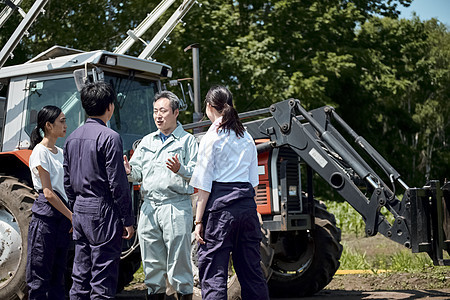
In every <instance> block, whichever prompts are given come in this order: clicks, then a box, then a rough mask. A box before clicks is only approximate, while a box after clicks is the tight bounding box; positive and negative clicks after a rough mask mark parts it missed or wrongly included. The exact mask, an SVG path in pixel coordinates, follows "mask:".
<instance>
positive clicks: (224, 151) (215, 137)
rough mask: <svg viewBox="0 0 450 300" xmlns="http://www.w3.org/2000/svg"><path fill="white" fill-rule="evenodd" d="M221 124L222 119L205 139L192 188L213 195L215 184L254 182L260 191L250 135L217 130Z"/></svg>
mask: <svg viewBox="0 0 450 300" xmlns="http://www.w3.org/2000/svg"><path fill="white" fill-rule="evenodd" d="M221 122H222V117H220V118H218V119H217V120H215V121H214V123H213V124H212V125H211V127H210V128H209V129H208V132H207V133H206V134H205V135H204V136H203V138H202V140H201V142H200V146H199V151H198V156H197V165H196V166H195V169H194V173H193V174H192V178H191V181H190V182H189V184H190V185H191V186H193V187H195V188H198V189H201V190H204V191H207V192H211V187H212V182H213V181H217V182H250V184H251V185H252V186H253V187H256V186H257V185H258V183H259V179H258V157H257V153H256V147H255V142H254V141H253V139H252V137H251V136H250V135H249V134H248V133H247V132H246V131H245V132H244V137H238V136H236V133H235V132H234V131H233V130H230V132H226V131H225V130H223V129H219V130H217V129H218V128H219V125H220V123H221Z"/></svg>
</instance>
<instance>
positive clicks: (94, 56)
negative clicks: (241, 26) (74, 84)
mask: <svg viewBox="0 0 450 300" xmlns="http://www.w3.org/2000/svg"><path fill="white" fill-rule="evenodd" d="M86 64H87V65H88V67H89V65H95V66H98V67H101V66H109V67H112V68H117V69H120V70H125V71H126V70H132V71H136V72H138V73H141V74H145V75H150V76H157V77H161V78H166V77H171V75H172V70H171V67H170V66H168V65H166V64H163V63H159V62H155V61H150V60H146V59H141V58H137V57H134V56H129V55H125V54H116V53H113V52H109V51H105V50H96V51H89V52H85V51H82V50H77V49H72V48H67V47H61V46H53V47H51V48H50V49H48V50H46V51H44V52H42V53H40V54H38V55H37V56H36V57H34V58H33V59H31V60H29V61H27V62H26V63H24V64H20V65H14V66H9V67H3V68H1V69H0V80H1V79H6V78H11V77H18V76H23V75H31V74H38V73H49V72H52V73H53V72H59V71H65V70H71V69H79V68H84V67H85V65H86Z"/></svg>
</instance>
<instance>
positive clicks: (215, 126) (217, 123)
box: [208, 117, 223, 131]
mask: <svg viewBox="0 0 450 300" xmlns="http://www.w3.org/2000/svg"><path fill="white" fill-rule="evenodd" d="M222 119H223V117H218V118H217V119H216V120H215V121H214V123H212V124H211V126H210V127H209V129H208V131H213V130H214V131H217V130H218V129H219V126H220V124H221V123H222Z"/></svg>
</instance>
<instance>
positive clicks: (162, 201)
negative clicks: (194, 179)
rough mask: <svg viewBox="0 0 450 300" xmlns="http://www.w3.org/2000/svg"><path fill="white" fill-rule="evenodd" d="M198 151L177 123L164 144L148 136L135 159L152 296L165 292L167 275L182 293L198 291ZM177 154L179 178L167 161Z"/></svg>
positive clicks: (141, 235) (156, 135) (144, 257)
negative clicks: (193, 183) (194, 240)
mask: <svg viewBox="0 0 450 300" xmlns="http://www.w3.org/2000/svg"><path fill="white" fill-rule="evenodd" d="M197 148H198V147H197V142H196V140H195V138H194V136H192V135H191V134H189V133H187V132H186V131H184V130H183V127H182V126H181V124H180V123H178V126H177V128H176V129H175V130H174V131H173V132H172V134H171V135H170V136H169V137H168V138H167V140H165V141H164V142H163V141H162V139H161V137H160V131H159V130H158V131H156V132H153V133H151V134H148V135H147V136H145V137H144V138H143V139H142V141H141V143H140V144H139V146H138V148H137V149H136V151H135V152H134V154H133V156H132V158H131V160H130V165H131V167H132V169H131V173H130V178H131V179H133V180H135V181H140V182H142V185H141V189H142V193H143V196H144V203H143V204H142V207H141V213H140V217H139V223H138V230H137V231H138V235H139V241H140V246H141V255H142V263H143V268H144V273H145V284H146V285H147V288H148V292H149V293H150V294H157V293H165V291H166V281H165V277H164V275H166V274H167V278H168V280H169V282H170V284H171V285H172V286H173V287H174V289H175V290H176V291H177V292H178V293H181V294H192V292H193V274H192V266H191V258H190V245H191V232H192V223H193V218H192V204H191V199H190V194H192V193H193V192H194V189H193V188H192V187H190V186H189V180H190V178H191V176H192V172H193V170H194V167H195V163H196V161H197ZM176 154H178V158H179V161H180V163H181V167H180V169H179V170H178V172H177V173H176V174H175V173H173V172H172V171H171V170H169V169H168V168H167V166H166V162H167V159H168V158H171V157H173V156H175V155H176Z"/></svg>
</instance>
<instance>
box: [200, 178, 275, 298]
mask: <svg viewBox="0 0 450 300" xmlns="http://www.w3.org/2000/svg"><path fill="white" fill-rule="evenodd" d="M254 196H255V191H254V189H253V187H252V185H251V184H250V183H248V182H230V183H220V182H213V185H212V189H211V194H210V196H209V199H208V202H207V204H206V208H205V213H204V215H203V224H204V240H205V242H206V243H205V244H204V245H201V244H200V246H199V250H198V265H199V275H200V282H201V283H202V299H203V300H219V299H223V300H226V299H227V279H228V263H229V258H230V252H231V253H232V258H233V266H234V269H235V271H236V274H237V276H238V279H239V282H240V284H241V296H242V299H243V300H247V299H248V300H257V299H261V300H262V299H264V300H266V299H269V292H268V289H267V284H266V279H265V278H264V275H263V272H262V270H261V265H260V261H261V254H260V242H261V238H262V237H261V229H260V224H259V220H258V216H257V212H256V203H255V200H254Z"/></svg>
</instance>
